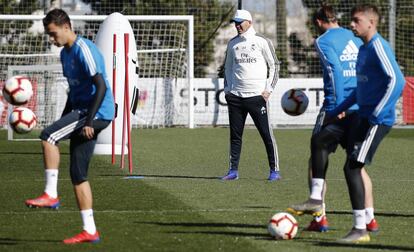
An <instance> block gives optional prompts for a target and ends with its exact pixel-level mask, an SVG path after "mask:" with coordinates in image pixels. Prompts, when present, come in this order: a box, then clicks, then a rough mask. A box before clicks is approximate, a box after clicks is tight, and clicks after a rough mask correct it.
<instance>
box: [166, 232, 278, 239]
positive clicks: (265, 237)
mask: <svg viewBox="0 0 414 252" xmlns="http://www.w3.org/2000/svg"><path fill="white" fill-rule="evenodd" d="M167 233H171V234H203V235H228V236H239V237H256V238H261V239H266V240H272V238H271V237H269V235H268V234H263V233H252V232H237V231H169V232H167Z"/></svg>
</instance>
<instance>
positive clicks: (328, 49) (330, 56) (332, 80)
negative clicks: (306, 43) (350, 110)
mask: <svg viewBox="0 0 414 252" xmlns="http://www.w3.org/2000/svg"><path fill="white" fill-rule="evenodd" d="M322 37H323V35H322V36H321V37H319V38H318V39H316V40H315V48H316V51H317V52H318V54H319V58H320V60H321V62H322V65H323V68H324V75H326V77H328V80H329V83H324V85H326V86H329V87H330V88H332V90H333V94H334V96H333V97H332V98H333V99H334V100H335V102H336V104H339V103H341V102H342V101H343V100H344V80H343V76H342V71H343V69H342V66H341V62H340V61H339V58H338V56H337V54H336V53H335V50H334V49H333V47H332V45H330V44H329V43H328V42H326V41H323V40H322V39H321V38H322ZM324 81H327V80H325V78H324Z"/></svg>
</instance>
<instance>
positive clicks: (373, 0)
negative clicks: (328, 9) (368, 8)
mask: <svg viewBox="0 0 414 252" xmlns="http://www.w3.org/2000/svg"><path fill="white" fill-rule="evenodd" d="M326 3H328V4H330V5H332V6H334V7H335V10H336V12H337V13H338V16H339V17H340V18H339V23H340V25H342V26H344V27H349V24H350V21H351V17H350V13H351V9H352V8H353V7H354V6H355V5H357V4H363V3H368V4H375V5H376V6H377V7H378V8H379V11H380V14H381V20H380V24H379V26H378V30H379V33H380V34H381V35H382V36H383V37H384V38H385V39H387V38H388V36H389V31H388V28H389V27H388V24H389V22H390V20H389V9H390V6H389V0H370V1H369V0H348V1H343V0H330V1H326ZM303 4H304V5H305V7H307V8H309V9H316V8H318V7H319V6H320V5H319V3H317V2H316V1H314V0H303ZM412 8H413V6H412V1H404V0H400V1H398V0H397V1H396V18H395V22H396V24H395V27H396V31H395V54H396V58H397V61H398V63H399V64H400V66H401V68H402V70H403V72H404V74H405V75H406V76H414V56H413V51H414V38H413V36H412V31H413V29H414V28H413V27H414V16H413V15H412ZM310 13H312V12H310ZM315 35H316V34H315ZM304 60H305V61H308V60H309V59H304ZM311 74H312V73H311Z"/></svg>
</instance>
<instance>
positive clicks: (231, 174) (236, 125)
mask: <svg viewBox="0 0 414 252" xmlns="http://www.w3.org/2000/svg"><path fill="white" fill-rule="evenodd" d="M232 21H233V22H234V23H235V27H236V29H237V32H238V35H237V36H236V37H234V38H233V39H231V40H230V41H229V43H228V45H227V52H226V60H225V65H224V74H225V76H224V92H225V94H226V95H225V96H226V101H227V105H228V111H229V122H230V164H229V171H228V173H227V175H225V176H224V177H222V178H221V179H223V180H234V179H238V166H239V160H240V152H241V146H242V135H243V129H244V124H245V121H246V117H247V114H250V116H251V117H252V119H253V121H254V124H255V125H256V128H257V129H258V130H259V132H260V135H261V137H262V139H263V142H264V144H265V147H266V152H267V157H268V161H269V168H270V174H269V177H268V180H270V181H274V180H279V179H280V178H281V177H280V174H279V161H278V153H277V146H276V141H275V138H274V135H273V130H272V128H271V125H270V123H269V110H268V107H269V106H268V101H269V97H270V95H271V93H272V92H273V89H274V87H275V85H276V82H277V80H278V74H279V61H278V59H277V57H276V53H275V50H274V47H273V45H272V42H271V41H270V40H269V39H267V38H264V37H262V36H259V35H257V34H256V31H255V30H254V28H253V26H252V16H251V14H250V13H249V12H248V11H246V10H237V12H236V15H235V16H234V18H233V20H232Z"/></svg>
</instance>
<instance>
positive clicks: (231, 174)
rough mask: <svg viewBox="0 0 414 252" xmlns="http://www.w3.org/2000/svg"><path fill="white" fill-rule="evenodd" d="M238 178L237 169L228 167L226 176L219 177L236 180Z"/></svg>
mask: <svg viewBox="0 0 414 252" xmlns="http://www.w3.org/2000/svg"><path fill="white" fill-rule="evenodd" d="M238 178H239V172H238V171H237V170H232V169H230V170H229V172H228V173H227V175H226V176H224V177H221V180H236V179H238Z"/></svg>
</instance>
